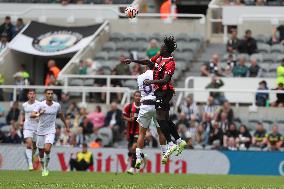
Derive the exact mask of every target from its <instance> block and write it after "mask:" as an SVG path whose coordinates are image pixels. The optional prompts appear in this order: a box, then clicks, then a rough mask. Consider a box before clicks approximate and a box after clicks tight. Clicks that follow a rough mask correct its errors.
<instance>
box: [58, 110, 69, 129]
mask: <svg viewBox="0 0 284 189" xmlns="http://www.w3.org/2000/svg"><path fill="white" fill-rule="evenodd" d="M58 115H59V118H60V119H61V121H62V122H63V123H64V126H65V129H66V131H67V132H69V131H70V128H69V125H67V124H66V120H65V116H64V114H63V112H59V113H58Z"/></svg>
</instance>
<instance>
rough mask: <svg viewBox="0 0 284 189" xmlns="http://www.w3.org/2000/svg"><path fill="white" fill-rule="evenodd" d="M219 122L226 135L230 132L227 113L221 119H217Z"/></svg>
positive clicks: (222, 114)
mask: <svg viewBox="0 0 284 189" xmlns="http://www.w3.org/2000/svg"><path fill="white" fill-rule="evenodd" d="M217 121H220V123H219V125H220V128H221V129H222V131H223V133H226V132H227V131H228V130H229V125H230V123H229V119H228V114H227V112H222V113H221V116H220V119H217Z"/></svg>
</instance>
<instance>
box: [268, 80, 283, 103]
mask: <svg viewBox="0 0 284 189" xmlns="http://www.w3.org/2000/svg"><path fill="white" fill-rule="evenodd" d="M274 90H279V91H281V92H284V87H283V83H279V84H278V87H277V88H276V89H274ZM276 98H277V100H276V101H275V102H273V103H272V104H271V106H274V107H284V93H277V94H276Z"/></svg>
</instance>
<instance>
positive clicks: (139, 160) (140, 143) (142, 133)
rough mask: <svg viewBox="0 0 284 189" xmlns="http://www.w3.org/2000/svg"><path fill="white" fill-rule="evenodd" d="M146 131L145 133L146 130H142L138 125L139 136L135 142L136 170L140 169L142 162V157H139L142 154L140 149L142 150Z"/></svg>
mask: <svg viewBox="0 0 284 189" xmlns="http://www.w3.org/2000/svg"><path fill="white" fill-rule="evenodd" d="M146 131H147V129H145V128H143V127H142V126H141V125H140V128H139V136H138V140H137V148H136V163H135V168H136V169H140V166H141V164H142V161H143V157H142V156H141V155H142V154H143V152H142V149H143V148H144V139H145V135H146ZM143 156H144V155H143Z"/></svg>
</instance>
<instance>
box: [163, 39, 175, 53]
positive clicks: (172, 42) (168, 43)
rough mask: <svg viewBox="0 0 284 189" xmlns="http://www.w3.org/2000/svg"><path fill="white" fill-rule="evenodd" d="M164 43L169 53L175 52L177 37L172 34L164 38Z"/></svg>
mask: <svg viewBox="0 0 284 189" xmlns="http://www.w3.org/2000/svg"><path fill="white" fill-rule="evenodd" d="M164 44H165V46H166V48H167V50H168V51H169V53H172V52H174V51H175V50H176V48H177V42H176V41H175V38H174V36H172V35H171V36H169V37H165V38H164Z"/></svg>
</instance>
